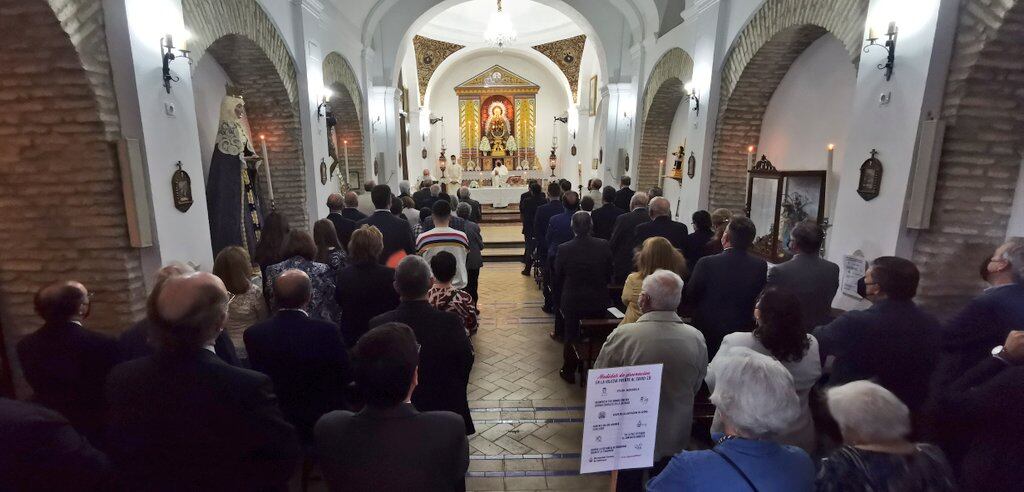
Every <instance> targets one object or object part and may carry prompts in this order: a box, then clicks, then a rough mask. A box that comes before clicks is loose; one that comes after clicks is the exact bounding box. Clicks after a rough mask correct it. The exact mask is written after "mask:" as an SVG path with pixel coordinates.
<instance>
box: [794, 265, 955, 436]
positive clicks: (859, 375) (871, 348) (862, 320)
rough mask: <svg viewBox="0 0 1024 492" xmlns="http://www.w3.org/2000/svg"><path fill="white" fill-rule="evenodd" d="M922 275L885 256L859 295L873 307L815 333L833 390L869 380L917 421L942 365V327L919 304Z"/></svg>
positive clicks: (866, 278)
mask: <svg viewBox="0 0 1024 492" xmlns="http://www.w3.org/2000/svg"><path fill="white" fill-rule="evenodd" d="M919 280H920V273H919V272H918V269H917V266H915V265H914V263H913V262H911V261H910V260H907V259H904V258H898V257H895V256H882V257H879V258H876V259H875V260H874V261H872V262H871V266H870V268H868V271H867V273H866V274H865V276H864V278H862V279H860V281H859V282H858V286H857V291H858V293H859V294H860V295H861V297H864V298H865V299H867V300H868V301H870V302H871V304H872V305H871V307H869V308H868V309H865V310H862V311H849V312H847V313H845V314H843V315H842V316H840V317H839V318H837V319H836V320H835V321H832V322H831V323H829V324H827V325H824V326H819V327H818V328H816V329H815V330H814V338H816V339H817V340H818V344H819V349H820V354H821V357H822V360H825V359H826V358H828V357H834V358H835V361H834V364H833V365H832V371H831V374H830V376H829V380H828V384H829V386H838V385H841V384H846V383H849V382H851V381H857V380H861V379H870V380H873V381H875V382H876V383H878V384H880V385H881V386H883V387H884V388H886V389H888V390H889V391H891V392H893V394H895V395H896V396H897V397H898V398H899V399H900V400H901V401H902V402H904V403H905V404H906V405H907V407H908V408H909V409H910V412H911V414H912V415H914V416H917V415H918V411H919V410H920V409H921V407H922V405H923V403H924V401H925V399H926V398H927V396H928V381H929V379H930V378H931V375H932V372H933V371H934V369H935V365H936V362H937V360H938V348H939V336H940V329H939V321H938V320H937V319H936V318H935V317H934V316H932V315H930V314H928V313H926V312H924V310H922V309H921V308H920V307H918V306H917V305H916V304H915V303H914V296H915V295H917V285H918V282H919Z"/></svg>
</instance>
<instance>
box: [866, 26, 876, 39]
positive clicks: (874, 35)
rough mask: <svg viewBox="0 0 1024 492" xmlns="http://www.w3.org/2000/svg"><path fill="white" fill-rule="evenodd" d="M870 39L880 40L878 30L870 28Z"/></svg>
mask: <svg viewBox="0 0 1024 492" xmlns="http://www.w3.org/2000/svg"><path fill="white" fill-rule="evenodd" d="M868 39H869V40H871V41H874V40H876V39H878V30H876V29H875V28H873V27H871V28H868Z"/></svg>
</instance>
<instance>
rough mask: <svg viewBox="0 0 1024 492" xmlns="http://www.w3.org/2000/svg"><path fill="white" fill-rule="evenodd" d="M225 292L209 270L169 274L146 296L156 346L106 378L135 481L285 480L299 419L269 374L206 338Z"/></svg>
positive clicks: (139, 485) (129, 478) (166, 484)
mask: <svg viewBox="0 0 1024 492" xmlns="http://www.w3.org/2000/svg"><path fill="white" fill-rule="evenodd" d="M227 305H228V292H227V289H225V288H224V283H223V282H221V280H220V279H219V278H217V277H215V276H213V275H211V274H209V273H191V274H187V275H181V276H171V277H168V278H166V279H164V280H163V281H161V282H158V283H157V284H156V285H155V286H154V288H153V292H152V293H151V294H150V297H149V301H148V307H147V311H148V316H149V318H150V319H151V320H152V322H153V328H154V330H153V333H152V335H153V336H154V338H155V339H156V340H157V341H158V344H159V348H158V349H157V353H156V354H155V355H152V356H149V357H144V358H142V359H136V360H133V361H130V362H125V363H122V364H120V365H118V366H117V367H115V368H114V370H113V371H111V372H110V376H109V377H108V378H107V388H106V389H107V398H108V401H109V408H110V413H109V416H110V417H109V425H108V436H109V443H110V454H111V458H112V459H113V461H114V463H115V464H116V465H117V468H118V469H119V470H120V471H121V478H122V479H123V480H124V482H125V484H126V486H127V487H128V489H130V490H267V489H278V490H281V489H284V487H285V484H286V482H287V481H288V479H289V477H291V475H292V472H293V471H294V469H295V466H296V464H297V457H298V455H299V442H298V439H296V436H295V429H294V428H293V427H292V426H291V425H290V424H288V422H287V421H285V419H284V418H283V416H282V415H281V410H280V409H279V408H278V407H277V397H275V396H274V393H273V385H272V383H271V381H270V378H268V377H267V376H265V375H263V374H260V373H258V372H256V371H250V370H246V369H240V368H237V367H232V366H229V365H227V364H225V363H224V362H223V361H221V360H220V359H219V358H217V356H216V355H214V354H213V352H212V351H210V350H209V348H208V347H209V346H210V345H212V344H213V340H214V338H216V336H217V332H218V331H220V330H221V329H222V328H223V326H224V322H225V320H226V319H227Z"/></svg>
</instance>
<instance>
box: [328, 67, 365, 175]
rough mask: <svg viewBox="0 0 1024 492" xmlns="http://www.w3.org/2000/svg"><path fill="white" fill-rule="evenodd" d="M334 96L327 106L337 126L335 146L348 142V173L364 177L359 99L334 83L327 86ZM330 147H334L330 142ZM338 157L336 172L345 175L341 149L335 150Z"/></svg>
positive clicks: (344, 85)
mask: <svg viewBox="0 0 1024 492" xmlns="http://www.w3.org/2000/svg"><path fill="white" fill-rule="evenodd" d="M328 87H329V88H330V89H331V91H333V92H334V95H333V96H331V100H330V101H329V104H330V106H331V112H332V113H334V117H335V119H336V120H337V122H338V124H337V125H336V126H335V127H334V131H335V132H336V134H337V136H338V143H337V145H343V143H342V142H344V141H346V140H347V141H348V168H349V171H356V172H358V173H359V175H360V176H365V175H366V171H365V167H364V165H363V126H362V124H361V123H360V118H359V106H357V105H356V101H355V99H356V97H359V93H358V92H357V93H356V94H355V95H354V96H353V95H352V93H351V92H349V86H348V85H346V84H344V83H342V82H334V83H331V84H329V85H328ZM330 145H331V146H333V145H334V143H333V142H332V143H331V144H330ZM335 152H336V155H337V156H338V166H339V167H338V172H339V174H340V175H344V174H345V167H344V165H345V162H344V159H345V154H344V149H343V148H338V149H336V150H335ZM344 182H345V180H344V179H341V180H340V181H339V182H338V186H341V184H342V183H344ZM349 185H350V187H352V188H358V187H359V184H358V183H355V182H352V183H349Z"/></svg>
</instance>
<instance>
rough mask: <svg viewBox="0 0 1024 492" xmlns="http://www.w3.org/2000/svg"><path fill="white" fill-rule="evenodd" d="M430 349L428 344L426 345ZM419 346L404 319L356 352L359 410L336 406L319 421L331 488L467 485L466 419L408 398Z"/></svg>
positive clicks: (370, 336) (377, 331) (369, 337)
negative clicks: (425, 408) (361, 404)
mask: <svg viewBox="0 0 1024 492" xmlns="http://www.w3.org/2000/svg"><path fill="white" fill-rule="evenodd" d="M424 348H425V347H424ZM420 356H421V354H420V349H419V347H418V346H417V342H416V335H415V334H414V333H413V331H412V330H411V329H410V328H409V327H408V326H407V325H404V324H401V323H386V324H384V325H381V326H378V327H376V328H374V329H372V330H370V331H369V332H367V334H366V336H364V337H363V338H361V339H359V343H357V344H356V347H355V350H354V353H353V362H354V365H355V378H356V385H357V388H358V390H359V392H360V394H361V395H362V397H363V399H364V400H365V401H366V406H365V407H364V408H363V410H362V411H360V412H359V413H352V412H346V411H336V412H331V413H328V414H327V415H324V416H323V418H321V419H320V421H319V422H317V424H316V443H317V455H318V456H319V457H320V467H321V468H322V469H323V474H324V479H325V480H326V481H327V485H328V487H329V489H330V490H332V491H347V490H389V491H393V490H408V491H413V490H437V491H442V490H464V489H465V476H466V470H467V469H468V468H469V441H468V440H467V439H466V434H465V427H464V424H463V422H462V417H460V416H459V415H457V414H454V413H452V412H444V411H440V412H424V411H420V410H417V408H416V407H415V406H413V405H412V404H411V403H408V402H409V400H410V399H412V398H414V397H413V394H414V393H415V390H416V388H417V379H418V378H417V374H418V369H417V364H419V361H420Z"/></svg>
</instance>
